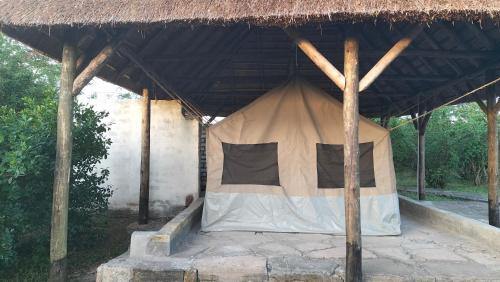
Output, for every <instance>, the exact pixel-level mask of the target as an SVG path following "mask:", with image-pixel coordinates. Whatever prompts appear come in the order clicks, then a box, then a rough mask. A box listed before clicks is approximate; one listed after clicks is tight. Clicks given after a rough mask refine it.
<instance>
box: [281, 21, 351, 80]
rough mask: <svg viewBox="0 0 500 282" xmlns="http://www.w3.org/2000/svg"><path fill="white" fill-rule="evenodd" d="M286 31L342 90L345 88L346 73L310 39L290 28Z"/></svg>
mask: <svg viewBox="0 0 500 282" xmlns="http://www.w3.org/2000/svg"><path fill="white" fill-rule="evenodd" d="M285 32H286V33H287V34H288V36H290V37H291V38H292V39H293V40H294V41H295V44H297V46H298V47H299V48H300V49H301V50H302V51H303V52H304V54H306V56H307V57H309V59H311V61H312V62H313V63H314V64H315V65H316V66H317V67H318V68H319V69H320V70H321V71H323V73H325V74H326V76H328V78H330V79H331V80H332V81H333V83H335V85H337V86H338V87H339V88H340V90H344V86H345V78H344V75H343V74H342V73H341V72H340V71H339V70H337V69H336V68H335V67H334V66H333V65H332V64H331V63H330V62H329V61H328V59H326V58H325V57H324V56H323V55H322V54H321V53H320V52H319V51H318V49H316V47H314V45H313V44H312V43H311V42H310V41H309V40H307V39H305V38H302V37H300V35H298V34H297V33H296V32H294V31H292V30H290V29H285Z"/></svg>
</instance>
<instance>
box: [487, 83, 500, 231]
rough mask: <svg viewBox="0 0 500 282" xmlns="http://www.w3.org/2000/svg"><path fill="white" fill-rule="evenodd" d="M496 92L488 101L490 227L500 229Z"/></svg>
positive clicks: (490, 94)
mask: <svg viewBox="0 0 500 282" xmlns="http://www.w3.org/2000/svg"><path fill="white" fill-rule="evenodd" d="M496 105H497V102H496V95H495V92H494V90H492V91H490V93H489V95H488V100H487V104H486V107H487V110H488V112H487V120H488V219H489V223H490V225H493V226H497V227H500V222H499V213H498V130H497V128H498V127H497V126H498V118H497V115H498V110H497V107H496Z"/></svg>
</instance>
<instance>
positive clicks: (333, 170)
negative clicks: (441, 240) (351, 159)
mask: <svg viewBox="0 0 500 282" xmlns="http://www.w3.org/2000/svg"><path fill="white" fill-rule="evenodd" d="M342 116H343V115H342V104H341V103H340V102H338V101H337V100H335V99H334V98H332V97H331V96H330V95H328V94H327V93H325V92H324V91H323V90H321V89H319V88H316V87H314V86H313V85H311V84H309V83H308V82H306V81H304V80H302V79H293V80H290V81H289V82H287V83H286V84H284V85H282V86H279V87H277V88H275V89H273V90H271V91H269V92H268V93H267V94H265V95H263V96H262V97H260V98H258V99H257V100H255V101H254V102H253V103H251V104H249V105H248V106H246V107H244V108H242V109H241V110H239V111H237V112H235V113H234V114H232V115H230V116H229V117H227V118H226V119H224V120H223V121H221V122H219V123H217V124H215V125H213V126H211V127H210V128H209V131H208V138H207V174H208V175H207V191H206V195H205V206H204V211H203V219H202V229H203V230H205V231H227V230H247V231H274V232H313V233H332V234H345V229H344V228H345V226H344V191H343V190H344V189H342V187H343V181H344V175H343V161H344V155H343V145H342V144H343V143H344V142H343V140H344V131H343V119H342ZM359 142H360V184H361V201H360V203H361V229H362V233H363V234H365V235H396V234H400V216H399V206H398V197H397V193H396V181H395V174H394V165H393V161H392V149H391V141H390V136H389V131H388V130H386V129H385V128H383V127H381V126H379V125H377V124H376V123H374V122H372V121H371V120H369V119H366V118H364V117H361V118H360V123H359Z"/></svg>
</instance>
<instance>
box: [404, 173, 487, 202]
mask: <svg viewBox="0 0 500 282" xmlns="http://www.w3.org/2000/svg"><path fill="white" fill-rule="evenodd" d="M396 183H397V187H398V189H410V188H411V189H415V187H416V186H417V177H416V172H415V171H411V170H397V169H396ZM426 186H427V187H428V184H427V185H426ZM442 190H446V191H457V192H467V193H474V194H481V195H487V194H488V188H487V186H486V184H483V185H479V186H475V185H474V184H473V183H471V182H470V181H464V180H463V179H457V178H455V179H450V181H449V183H447V185H446V187H445V188H444V189H442ZM399 193H400V194H401V195H403V196H408V197H410V198H416V195H415V193H408V192H404V191H401V190H400V191H399ZM444 199H446V200H450V198H446V197H440V196H434V195H431V194H427V195H426V200H430V201H436V200H437V201H438V200H444Z"/></svg>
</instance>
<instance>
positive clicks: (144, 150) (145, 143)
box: [139, 88, 151, 224]
mask: <svg viewBox="0 0 500 282" xmlns="http://www.w3.org/2000/svg"><path fill="white" fill-rule="evenodd" d="M142 99H143V104H142V137H141V186H140V197H139V224H147V223H148V218H149V153H150V129H151V126H150V121H151V99H150V98H149V91H148V89H147V88H144V89H143V90H142Z"/></svg>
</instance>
